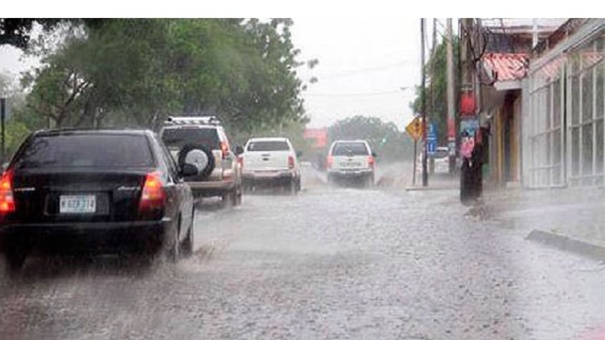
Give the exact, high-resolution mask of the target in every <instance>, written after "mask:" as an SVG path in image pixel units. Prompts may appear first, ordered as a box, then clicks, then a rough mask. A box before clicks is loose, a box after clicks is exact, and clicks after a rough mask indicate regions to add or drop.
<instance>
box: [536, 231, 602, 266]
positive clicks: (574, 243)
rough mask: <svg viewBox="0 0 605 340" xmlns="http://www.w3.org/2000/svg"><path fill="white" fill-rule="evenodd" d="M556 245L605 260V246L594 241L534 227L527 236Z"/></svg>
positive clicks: (558, 247) (562, 248)
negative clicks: (577, 238)
mask: <svg viewBox="0 0 605 340" xmlns="http://www.w3.org/2000/svg"><path fill="white" fill-rule="evenodd" d="M525 239H526V240H530V241H535V242H539V243H543V244H546V245H548V246H552V247H555V248H557V249H560V250H563V251H568V252H572V253H576V254H579V255H583V256H586V257H589V258H591V259H594V260H598V261H605V247H604V246H601V245H597V244H594V243H589V242H585V241H580V240H576V239H573V238H570V237H567V236H562V235H557V234H553V233H549V232H546V231H543V230H538V229H534V230H532V231H531V232H530V233H529V235H527V237H526V238H525Z"/></svg>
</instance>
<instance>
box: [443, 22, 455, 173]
mask: <svg viewBox="0 0 605 340" xmlns="http://www.w3.org/2000/svg"><path fill="white" fill-rule="evenodd" d="M446 35H447V38H446V41H445V44H446V45H445V46H446V53H447V59H446V62H447V127H448V132H447V146H448V151H449V156H450V157H449V160H450V167H449V172H450V175H452V174H453V173H454V169H455V167H456V123H455V120H454V115H455V110H456V109H455V99H454V53H453V47H452V44H453V40H452V18H447V32H446ZM451 127H453V130H454V131H451V130H452V129H451ZM452 132H453V134H452Z"/></svg>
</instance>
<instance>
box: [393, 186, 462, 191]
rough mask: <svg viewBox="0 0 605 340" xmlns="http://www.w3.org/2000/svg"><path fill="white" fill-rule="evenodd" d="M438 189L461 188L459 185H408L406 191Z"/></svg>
mask: <svg viewBox="0 0 605 340" xmlns="http://www.w3.org/2000/svg"><path fill="white" fill-rule="evenodd" d="M437 190H460V187H459V186H436V187H431V186H428V187H406V188H405V191H437Z"/></svg>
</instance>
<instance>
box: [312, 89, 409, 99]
mask: <svg viewBox="0 0 605 340" xmlns="http://www.w3.org/2000/svg"><path fill="white" fill-rule="evenodd" d="M406 89H407V88H406ZM403 93H404V92H403V91H402V90H392V91H382V92H362V93H305V96H311V97H371V96H384V95H393V94H403Z"/></svg>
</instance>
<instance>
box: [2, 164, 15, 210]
mask: <svg viewBox="0 0 605 340" xmlns="http://www.w3.org/2000/svg"><path fill="white" fill-rule="evenodd" d="M15 210H16V207H15V196H13V173H12V171H7V172H5V173H4V174H2V177H0V214H8V213H12V212H14V211H15Z"/></svg>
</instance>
